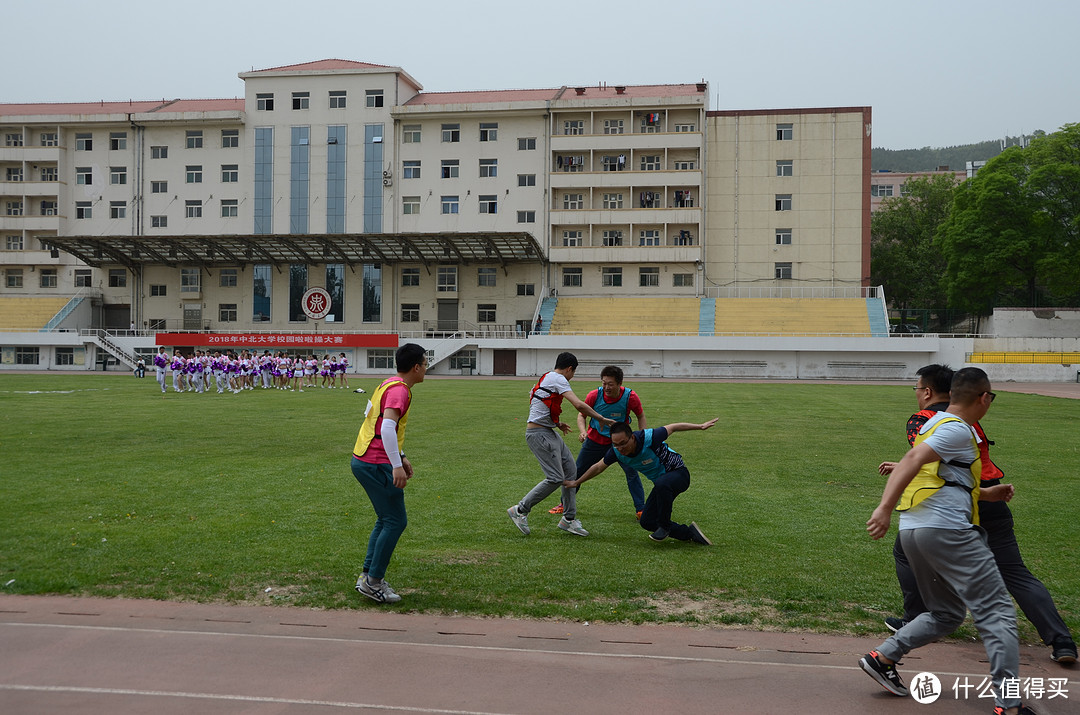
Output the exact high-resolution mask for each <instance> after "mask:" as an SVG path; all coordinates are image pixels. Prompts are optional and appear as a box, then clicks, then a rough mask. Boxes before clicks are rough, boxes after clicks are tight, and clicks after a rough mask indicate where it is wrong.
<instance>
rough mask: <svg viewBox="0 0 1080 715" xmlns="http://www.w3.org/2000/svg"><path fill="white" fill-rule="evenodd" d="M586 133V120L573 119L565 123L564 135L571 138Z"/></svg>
mask: <svg viewBox="0 0 1080 715" xmlns="http://www.w3.org/2000/svg"><path fill="white" fill-rule="evenodd" d="M584 133H585V120H584V119H573V120H571V121H568V122H563V134H568V135H571V136H574V135H578V134H584Z"/></svg>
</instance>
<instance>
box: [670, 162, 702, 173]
mask: <svg viewBox="0 0 1080 715" xmlns="http://www.w3.org/2000/svg"><path fill="white" fill-rule="evenodd" d="M673 166H674V168H675V171H693V170H694V169H695V168H697V162H695V161H676V162H674V163H673Z"/></svg>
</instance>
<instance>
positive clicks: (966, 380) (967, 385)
mask: <svg viewBox="0 0 1080 715" xmlns="http://www.w3.org/2000/svg"><path fill="white" fill-rule="evenodd" d="M989 391H990V378H989V377H988V376H987V374H986V373H985V372H984V371H983V370H982V368H978V367H965V368H962V369H960V370H957V371H956V374H955V375H953V380H952V395H951V397H950V402H952V403H954V404H957V405H970V404H972V403H973V402H975V400H977V399H979V397H980V396H981V395H982V394H983V393H984V392H989Z"/></svg>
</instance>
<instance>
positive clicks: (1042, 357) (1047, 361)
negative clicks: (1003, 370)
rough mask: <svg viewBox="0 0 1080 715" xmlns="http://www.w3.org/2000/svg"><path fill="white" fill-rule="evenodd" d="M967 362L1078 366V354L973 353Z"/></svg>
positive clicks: (1079, 354) (1079, 362)
mask: <svg viewBox="0 0 1080 715" xmlns="http://www.w3.org/2000/svg"><path fill="white" fill-rule="evenodd" d="M967 361H968V362H970V363H976V364H979V363H981V364H984V365H989V364H999V365H1080V352H1059V353H1054V352H1019V351H1017V352H974V353H971V355H969V356H968V359H967Z"/></svg>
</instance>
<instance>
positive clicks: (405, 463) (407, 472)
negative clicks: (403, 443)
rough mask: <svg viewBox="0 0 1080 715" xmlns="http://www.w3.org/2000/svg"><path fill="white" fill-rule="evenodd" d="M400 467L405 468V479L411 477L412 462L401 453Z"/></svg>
mask: <svg viewBox="0 0 1080 715" xmlns="http://www.w3.org/2000/svg"><path fill="white" fill-rule="evenodd" d="M401 467H402V468H403V469H404V470H405V478H406V479H412V475H413V470H412V462H410V461H409V460H408V459H407V458H406V457H405V455H404V454H403V455H401Z"/></svg>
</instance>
